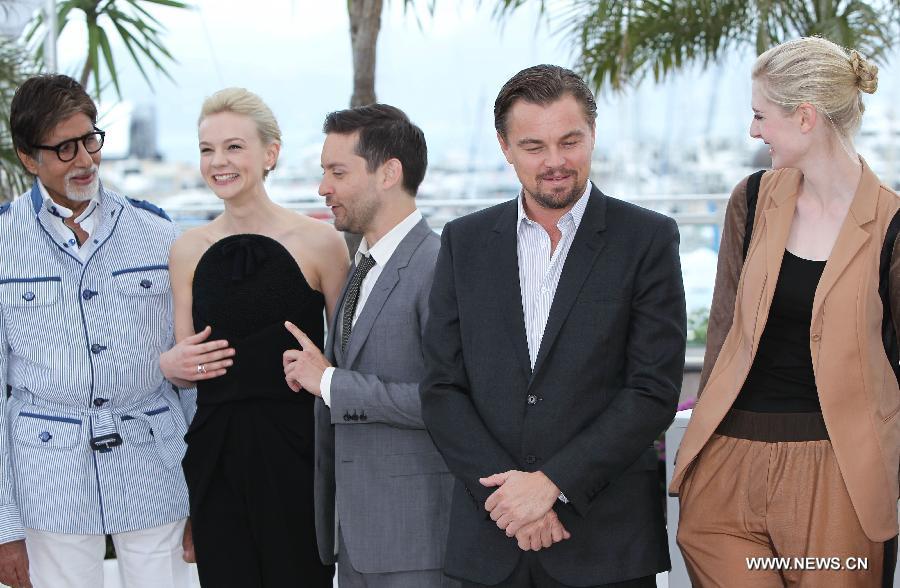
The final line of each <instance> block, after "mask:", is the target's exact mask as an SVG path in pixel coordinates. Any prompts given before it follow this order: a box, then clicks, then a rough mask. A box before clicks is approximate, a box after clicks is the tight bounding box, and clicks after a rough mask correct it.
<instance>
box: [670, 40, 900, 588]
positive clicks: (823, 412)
mask: <svg viewBox="0 0 900 588" xmlns="http://www.w3.org/2000/svg"><path fill="white" fill-rule="evenodd" d="M877 71H878V69H877V67H875V66H874V65H871V64H870V63H869V62H868V61H867V60H866V59H865V58H864V57H862V56H861V55H860V54H858V53H857V52H856V51H850V52H849V54H848V53H847V52H845V51H844V50H843V49H842V48H840V47H838V46H837V45H835V44H833V43H831V42H830V41H826V40H824V39H820V38H803V39H798V40H796V41H791V42H787V43H784V44H781V45H778V46H777V47H774V48H772V49H770V50H769V51H767V52H765V53H763V54H762V55H761V56H760V57H759V58H758V60H757V61H756V64H755V65H754V68H753V98H752V100H753V102H752V106H753V112H754V116H753V122H752V123H751V126H750V134H751V135H752V136H753V137H754V138H757V139H761V140H763V141H764V142H765V143H766V144H767V145H769V148H770V153H771V156H772V167H773V171H770V172H767V173H766V174H765V175H763V177H762V179H761V182H760V185H759V192H758V199H757V200H756V202H755V209H754V208H753V206H752V203H751V205H750V206H749V207H748V199H747V180H744V181H742V182H741V183H740V184H738V186H737V187H736V188H735V190H734V193H733V194H732V197H731V200H730V202H729V204H728V210H727V212H726V219H725V228H724V232H723V236H722V243H721V247H720V252H719V264H718V273H717V276H716V285H715V292H714V295H713V302H712V308H711V310H710V320H709V334H708V343H707V351H706V361H705V364H704V369H703V374H702V376H701V387H700V389H701V395H700V399H699V401H698V404H697V406H696V407H695V408H694V411H693V415H692V418H691V421H690V425H689V426H688V429H687V432H686V433H685V436H684V440H683V441H682V443H681V447H680V449H679V453H678V456H677V459H676V466H675V475H674V477H673V480H672V484H671V486H670V491H671V492H672V493H673V494H678V495H680V504H681V515H680V525H679V529H678V543H679V546H680V547H681V550H682V553H683V554H684V558H685V562H686V563H687V567H688V572H689V574H690V577H691V580H692V582H693V584H694V585H695V586H702V587H710V586H725V587H728V588H740V587H743V586H753V587H768V586H773V587H774V586H816V587H818V586H882V585H885V586H889V585H890V584H889V583H885V584H882V583H883V582H890V581H891V580H890V578H891V576H892V574H893V570H894V566H895V561H896V553H897V551H896V550H897V531H898V527H897V498H898V469H900V417H898V414H900V391H898V373H900V369H898V351H897V349H898V345H897V329H896V328H895V325H896V324H897V322H900V321H897V319H898V318H900V282H898V281H897V280H898V279H900V254H898V252H897V251H896V247H895V245H894V242H895V240H894V239H893V237H894V236H895V235H896V233H897V230H898V228H900V214H898V210H900V198H898V197H897V194H895V193H894V192H893V191H891V190H890V189H889V188H887V187H885V186H884V185H882V183H881V182H880V181H879V179H878V178H877V177H876V176H875V174H874V173H873V172H872V170H871V169H869V167H868V166H867V165H866V162H865V161H864V160H863V159H862V158H861V157H859V156H858V155H857V153H856V150H855V149H854V147H853V142H852V137H853V135H854V133H855V132H856V130H857V129H858V128H859V124H860V121H861V117H862V112H863V104H862V99H861V91H862V92H868V93H871V92H874V91H875V89H876V86H877ZM751 213H752V215H753V218H752V221H751V222H750V223H748V216H750V214H751ZM746 227H752V233H751V238H750V240H749V247H748V248H747V250H746V257H745V250H744V234H745V232H746ZM886 240H887V242H886ZM772 557H774V558H781V559H777V560H764V559H755V558H772ZM764 568H768V569H764ZM862 568H866V569H862Z"/></svg>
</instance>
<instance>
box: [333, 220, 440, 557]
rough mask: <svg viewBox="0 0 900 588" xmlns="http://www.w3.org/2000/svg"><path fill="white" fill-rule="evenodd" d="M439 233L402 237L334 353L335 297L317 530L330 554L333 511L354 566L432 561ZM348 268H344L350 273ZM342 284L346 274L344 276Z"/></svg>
mask: <svg viewBox="0 0 900 588" xmlns="http://www.w3.org/2000/svg"><path fill="white" fill-rule="evenodd" d="M439 248H440V239H439V238H438V237H437V235H435V234H434V233H433V232H432V231H431V229H430V228H429V227H428V224H427V223H426V222H425V220H422V221H420V222H419V223H418V224H417V225H416V226H415V227H413V229H412V230H411V231H410V232H409V234H408V235H407V236H406V237H405V238H404V239H403V240H402V241H401V242H400V245H399V246H398V247H397V249H396V251H395V252H394V254H393V256H391V259H390V261H388V263H387V265H386V266H385V268H384V270H383V271H382V273H381V275H380V276H379V277H378V280H377V282H376V283H375V286H374V288H373V289H372V292H371V293H370V294H369V297H368V298H367V299H366V303H365V306H363V308H362V310H361V311H360V314H359V317H358V318H357V321H356V325H355V326H354V327H353V331H352V334H351V336H350V341H349V343H348V345H347V350H346V354H342V353H341V349H340V347H341V345H340V336H339V335H340V320H339V319H340V316H341V314H342V309H343V303H344V298H345V296H346V290H347V286H346V285H345V286H344V292H343V293H342V294H341V304H340V305H339V307H338V311H337V312H335V316H334V317H332V321H331V325H330V328H329V331H328V342H327V344H326V346H325V347H326V355H327V357H328V359H329V360H330V361H331V362H332V364H333V365H334V366H335V367H336V368H337V369H336V370H335V372H334V375H333V377H332V380H331V408H330V409H329V408H328V407H327V406H325V403H324V402H323V401H322V400H321V399H317V400H316V478H315V500H316V535H317V539H318V544H319V553H320V555H321V557H322V561H323V562H326V563H331V562H333V561H334V559H335V557H334V551H335V549H334V547H335V537H334V531H335V526H336V525H335V520H334V516H335V512H336V513H337V518H338V520H339V522H340V527H341V532H342V534H343V537H344V543H345V544H346V546H347V549H348V551H349V554H348V555H349V556H350V560H351V561H352V562H353V566H354V567H355V568H356V569H357V571H359V572H363V573H383V572H398V571H408V570H429V569H440V568H441V567H442V565H443V557H444V546H445V543H446V536H447V527H448V522H449V515H450V500H451V498H450V497H451V494H452V490H453V477H452V475H450V473H449V471H448V469H447V466H446V465H445V464H444V460H443V458H442V457H441V455H440V454H439V453H438V452H437V449H436V448H435V446H434V444H433V443H432V441H431V437H429V435H428V432H427V431H425V425H424V423H423V422H422V416H421V406H420V401H419V382H420V380H421V379H422V377H423V376H424V373H425V366H424V358H423V356H422V345H421V342H422V333H423V331H424V329H425V322H426V315H427V312H428V294H429V292H430V290H431V282H432V278H433V276H434V265H435V261H436V260H437V254H438V250H439ZM354 270H355V268H352V269H351V272H350V275H351V276H352V274H353V271H354ZM348 283H349V279H348Z"/></svg>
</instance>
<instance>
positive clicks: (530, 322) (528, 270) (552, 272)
mask: <svg viewBox="0 0 900 588" xmlns="http://www.w3.org/2000/svg"><path fill="white" fill-rule="evenodd" d="M590 193H591V182H590V181H588V183H587V186H586V187H585V189H584V193H583V194H582V195H581V197H580V198H578V200H577V201H576V202H575V204H574V205H573V206H572V208H570V209H569V211H568V212H566V213H565V214H564V215H562V216H561V217H560V218H559V220H558V221H557V222H556V227H557V228H558V229H559V231H560V233H562V237H560V239H559V243H557V244H556V249H552V247H553V244H552V243H551V242H550V235H549V233H547V231H545V230H544V227H542V226H541V225H540V224H539V223H537V222H535V221H533V220H531V219H530V218H528V215H527V214H526V213H525V207H524V205H523V203H522V201H523V198H524V193H523V194H520V195H519V198H518V199H517V202H518V207H519V216H518V221H517V225H516V244H517V245H516V248H517V252H518V256H519V287H520V288H521V290H522V310H523V311H524V313H525V336H526V337H527V338H528V357H529V359H530V360H531V369H532V370H533V369H534V363H535V361H536V360H537V356H538V351H539V350H540V348H541V339H543V337H544V328H545V327H546V326H547V319H548V318H549V317H550V307H551V306H552V305H553V298H554V296H556V287H557V286H559V277H560V276H561V275H562V270H563V267H564V266H565V264H566V258H567V257H568V255H569V249H570V248H571V247H572V241H573V240H574V239H575V232H576V231H578V227H579V225H581V219H582V217H584V209H585V208H586V207H587V203H588V194H590ZM551 249H552V251H553V253H552V254H551ZM559 500H560V501H562V502H565V503H568V502H569V499H568V498H566V495H565V494H563V493H562V492H560V494H559Z"/></svg>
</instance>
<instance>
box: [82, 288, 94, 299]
mask: <svg viewBox="0 0 900 588" xmlns="http://www.w3.org/2000/svg"><path fill="white" fill-rule="evenodd" d="M96 295H97V292H94V291H93V290H91V289H90V288H86V289H85V290H84V291H83V292H82V293H81V297H82V298H84V299H85V300H90V299H91V298H93V297H94V296H96Z"/></svg>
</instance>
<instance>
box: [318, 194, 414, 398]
mask: <svg viewBox="0 0 900 588" xmlns="http://www.w3.org/2000/svg"><path fill="white" fill-rule="evenodd" d="M421 220H422V213H421V212H419V210H418V209H416V210H414V211H413V212H412V214H410V215H409V216H407V217H406V218H405V219H403V220H402V221H400V222H399V223H397V224H396V225H395V226H394V228H393V229H391V230H390V231H388V232H387V233H386V234H385V235H384V237H382V238H381V239H379V240H378V242H377V243H375V244H374V245H372V246H371V247H370V246H369V244H368V243H367V242H366V239H365V237H363V240H362V241H360V243H359V249H357V250H356V255H355V256H354V258H353V267H354V271H355V268H356V266H358V265H359V262H360V260H361V259H362V257H363V255H371V256H372V258H373V259H374V260H375V265H373V266H372V269H370V270H369V273H367V274H366V277H365V279H363V281H362V284H360V288H359V298H358V299H357V302H356V309H355V311H354V313H353V324H354V325H356V319H357V318H359V313H360V312H362V309H363V307H364V306H365V305H366V300H367V299H368V298H369V294H371V293H372V288H374V287H375V283H376V282H377V281H378V276H380V275H381V272H382V270H383V269H384V268H385V266H386V265H387V263H388V261H390V259H391V256H393V255H394V252H395V251H397V247H398V246H399V245H400V242H401V241H403V239H404V238H405V237H406V236H407V235H408V234H409V232H410V231H411V230H413V227H415V226H416V225H417V224H419V221H421ZM337 312H338V313H340V312H341V309H340V308H338V310H337ZM338 321H340V318H338ZM334 370H335V368H333V367H329V368H325V372H324V373H323V374H322V381H321V382H320V386H319V387H320V389H321V392H322V400H324V401H325V405H326V406H329V407H330V406H331V376H332V374H334Z"/></svg>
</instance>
